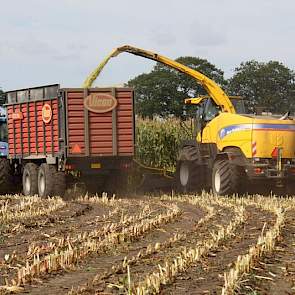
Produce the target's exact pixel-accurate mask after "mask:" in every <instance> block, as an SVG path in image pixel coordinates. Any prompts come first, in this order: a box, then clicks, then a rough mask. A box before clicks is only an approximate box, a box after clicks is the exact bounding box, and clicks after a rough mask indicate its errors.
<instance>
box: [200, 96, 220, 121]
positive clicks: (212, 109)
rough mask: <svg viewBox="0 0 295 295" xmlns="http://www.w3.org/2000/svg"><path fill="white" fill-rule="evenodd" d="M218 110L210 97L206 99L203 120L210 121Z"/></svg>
mask: <svg viewBox="0 0 295 295" xmlns="http://www.w3.org/2000/svg"><path fill="white" fill-rule="evenodd" d="M219 110H220V109H219V107H218V106H217V105H216V104H215V103H214V102H213V101H212V99H208V100H207V103H206V106H205V112H204V120H205V121H207V122H208V121H211V120H212V119H214V118H215V117H216V116H217V115H218V114H219Z"/></svg>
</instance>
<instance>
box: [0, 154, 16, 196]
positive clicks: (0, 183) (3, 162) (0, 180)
mask: <svg viewBox="0 0 295 295" xmlns="http://www.w3.org/2000/svg"><path fill="white" fill-rule="evenodd" d="M11 190H13V188H12V171H11V166H10V163H9V160H7V159H5V158H0V193H1V194H7V193H9V191H11Z"/></svg>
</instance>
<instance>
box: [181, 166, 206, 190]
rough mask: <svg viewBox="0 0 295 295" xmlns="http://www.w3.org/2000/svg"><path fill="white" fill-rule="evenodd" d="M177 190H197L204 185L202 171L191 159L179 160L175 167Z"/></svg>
mask: <svg viewBox="0 0 295 295" xmlns="http://www.w3.org/2000/svg"><path fill="white" fill-rule="evenodd" d="M176 179H177V190H178V191H179V192H181V193H189V192H197V191H199V190H201V188H202V186H204V183H203V182H204V171H203V169H201V166H200V165H197V164H196V163H194V162H192V161H179V162H178V163H177V167H176Z"/></svg>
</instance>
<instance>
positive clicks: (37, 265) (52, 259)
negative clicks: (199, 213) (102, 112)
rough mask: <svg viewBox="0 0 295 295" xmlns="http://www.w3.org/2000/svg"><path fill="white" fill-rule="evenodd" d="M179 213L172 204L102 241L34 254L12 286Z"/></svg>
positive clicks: (68, 265) (133, 236)
mask: <svg viewBox="0 0 295 295" xmlns="http://www.w3.org/2000/svg"><path fill="white" fill-rule="evenodd" d="M180 214H181V211H180V210H179V208H178V207H177V206H172V207H171V209H170V210H167V212H166V213H164V214H160V215H158V216H157V217H155V218H152V219H148V220H144V221H142V222H140V223H139V224H135V225H132V226H130V227H127V228H124V229H122V231H121V232H119V233H110V234H108V235H107V236H106V237H105V239H104V240H102V241H95V240H90V239H89V240H88V241H86V242H84V243H82V244H81V245H80V246H79V247H73V246H72V245H71V243H69V244H68V248H67V249H66V250H64V251H60V252H59V251H57V250H55V252H54V253H52V254H49V255H47V256H45V257H44V258H43V259H40V256H39V254H36V255H35V256H34V261H33V263H32V264H30V263H29V262H27V264H26V266H25V267H22V268H20V269H19V270H18V275H17V278H16V279H14V280H12V281H11V283H12V285H14V286H15V285H16V286H20V285H21V284H25V283H26V282H29V281H32V279H33V278H36V277H40V276H42V275H44V274H46V273H51V272H53V271H57V270H60V269H67V268H71V267H72V266H73V265H75V264H76V263H77V262H78V261H80V260H82V259H83V258H85V257H86V256H88V255H90V254H91V253H98V252H100V251H107V250H108V249H110V248H112V247H115V246H116V245H118V244H121V243H123V242H125V241H133V240H134V239H136V238H138V237H139V236H141V235H143V234H145V233H146V232H148V231H150V230H152V229H154V228H157V227H159V226H160V225H161V224H164V223H168V222H171V221H173V220H174V219H175V218H177V216H179V215H180Z"/></svg>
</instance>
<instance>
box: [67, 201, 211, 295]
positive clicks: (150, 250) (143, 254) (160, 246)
mask: <svg viewBox="0 0 295 295" xmlns="http://www.w3.org/2000/svg"><path fill="white" fill-rule="evenodd" d="M201 206H202V207H203V209H205V210H206V211H207V214H206V215H205V216H204V217H202V218H201V219H200V220H199V221H198V223H197V227H198V226H200V225H202V224H204V223H206V222H207V221H209V220H210V219H211V218H212V217H213V216H214V215H215V213H216V212H215V208H214V207H212V206H209V205H207V204H202V205H201ZM186 238H187V234H186V233H183V234H174V235H173V237H171V238H169V239H167V240H166V241H164V242H162V243H160V242H157V243H155V244H154V245H152V244H149V245H148V246H147V248H146V249H145V251H142V250H140V251H139V252H138V253H137V254H136V255H134V256H132V257H131V258H130V259H127V257H125V259H124V261H123V262H122V264H119V265H116V266H112V268H111V269H110V270H109V271H107V272H106V273H104V274H103V275H101V274H98V275H96V276H95V277H94V279H93V281H92V284H96V282H97V281H100V280H102V279H106V278H108V277H110V276H111V275H112V274H114V273H123V272H126V271H127V266H131V265H134V264H136V263H137V262H138V261H140V260H141V259H144V258H147V257H149V256H150V255H152V254H155V253H159V252H160V251H163V250H165V249H167V248H170V247H171V246H173V245H174V244H176V243H177V242H179V241H183V240H185V239H186ZM86 288H87V287H78V288H77V289H76V290H73V289H72V290H71V291H70V292H69V293H68V295H74V294H80V293H83V292H84V291H86Z"/></svg>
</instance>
